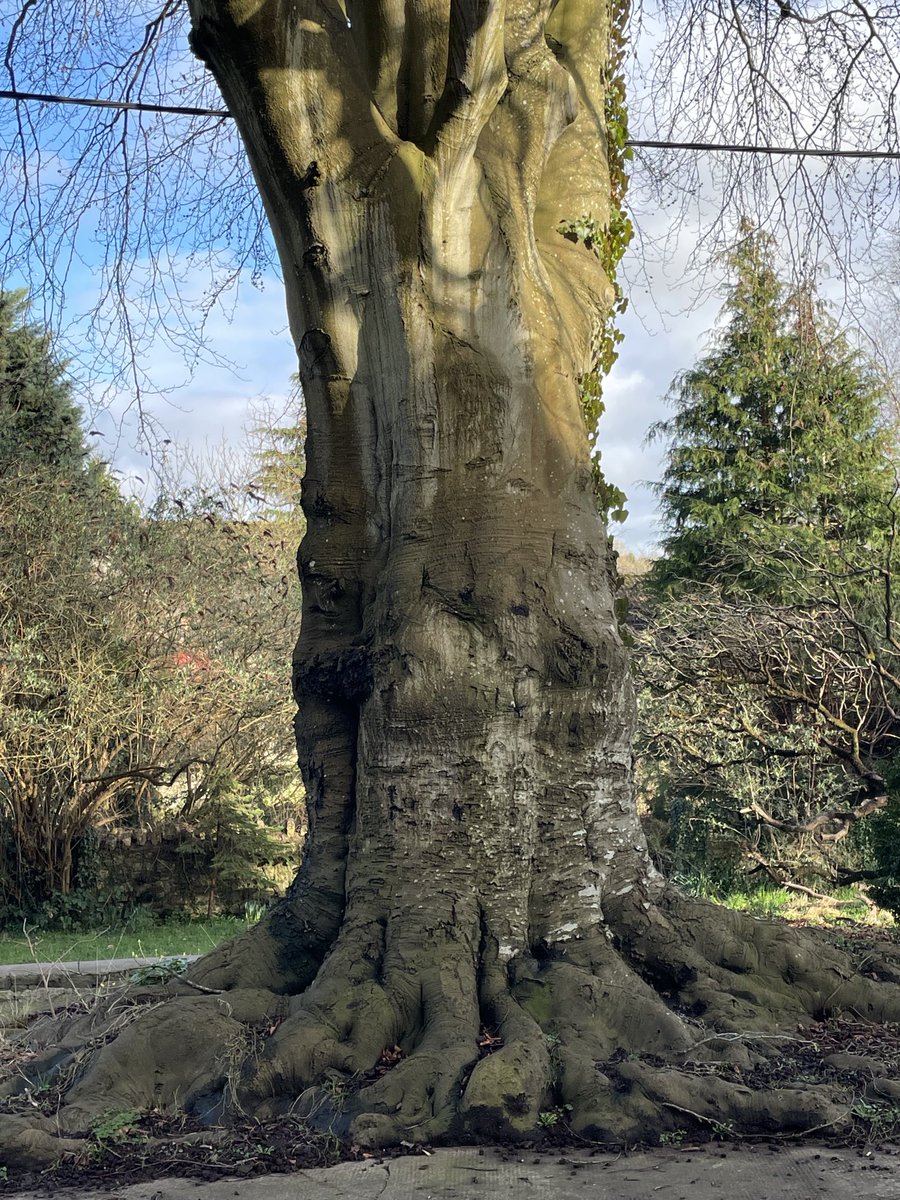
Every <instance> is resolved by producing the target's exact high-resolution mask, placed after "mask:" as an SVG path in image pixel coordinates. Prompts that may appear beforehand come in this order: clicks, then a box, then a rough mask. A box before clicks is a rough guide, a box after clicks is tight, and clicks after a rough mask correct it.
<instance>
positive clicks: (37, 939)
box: [0, 917, 247, 965]
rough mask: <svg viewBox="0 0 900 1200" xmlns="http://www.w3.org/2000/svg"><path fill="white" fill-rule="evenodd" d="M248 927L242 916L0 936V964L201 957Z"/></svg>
mask: <svg viewBox="0 0 900 1200" xmlns="http://www.w3.org/2000/svg"><path fill="white" fill-rule="evenodd" d="M246 928H247V922H246V921H245V920H244V919H243V918H242V917H215V918H213V920H211V921H170V922H168V923H167V924H165V925H147V924H146V922H141V923H140V924H139V927H138V928H137V929H135V930H130V929H128V928H125V929H115V928H112V927H110V928H108V929H100V930H97V931H95V932H92V933H59V932H57V931H56V930H42V929H31V928H29V929H28V931H27V934H26V933H23V931H22V930H21V929H4V930H2V931H0V964H2V965H7V964H9V963H26V962H73V961H77V960H79V959H81V960H86V959H97V958H177V957H179V956H181V955H183V954H203V953H204V952H205V951H207V950H211V949H212V948H213V946H217V945H218V944H219V942H222V941H224V940H225V938H228V937H231V936H232V935H233V934H235V933H240V932H241V930H243V929H246Z"/></svg>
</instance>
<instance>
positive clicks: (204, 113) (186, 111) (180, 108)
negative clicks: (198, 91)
mask: <svg viewBox="0 0 900 1200" xmlns="http://www.w3.org/2000/svg"><path fill="white" fill-rule="evenodd" d="M0 100H15V101H17V102H18V101H22V100H24V101H29V100H33V101H38V102H40V103H41V104H80V105H83V106H84V107H85V108H117V109H121V110H124V111H125V112H153V113H176V114H180V115H182V116H185V117H230V116H231V113H230V112H229V111H228V109H227V108H191V107H189V106H188V105H183V104H145V103H144V102H143V101H140V100H96V99H93V98H91V97H89V96H51V95H49V94H48V93H45V92H16V91H10V90H0Z"/></svg>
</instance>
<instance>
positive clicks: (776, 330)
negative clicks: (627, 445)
mask: <svg viewBox="0 0 900 1200" xmlns="http://www.w3.org/2000/svg"><path fill="white" fill-rule="evenodd" d="M728 262H729V266H730V269H731V283H730V285H729V289H728V293H727V299H726V303H725V307H724V310H723V316H724V322H723V325H722V328H721V330H720V332H719V333H718V335H717V337H716V339H715V342H714V345H713V347H712V349H711V350H710V352H709V353H708V354H707V355H705V356H704V357H703V358H701V359H700V361H699V362H698V363H697V364H696V365H695V366H693V367H692V368H690V369H689V370H687V371H685V372H684V373H683V374H681V375H679V376H678V377H677V378H676V379H675V381H674V383H673V385H672V388H671V391H670V394H669V399H670V400H671V402H672V403H673V404H674V407H675V412H674V414H673V415H672V416H671V417H669V418H668V419H667V420H664V421H661V422H659V423H658V424H657V425H656V426H655V427H654V429H653V430H652V431H651V437H661V438H664V439H665V440H666V441H667V442H668V443H669V451H668V458H667V464H666V468H665V473H664V475H663V478H662V480H661V481H660V482H659V483H658V484H657V485H656V491H657V494H658V496H659V498H660V503H661V511H662V518H663V522H664V526H665V527H666V529H667V531H668V532H667V535H666V537H665V538H664V539H663V543H662V544H663V554H662V556H661V558H660V559H659V560H658V561H657V563H656V564H655V566H654V569H653V572H652V575H651V584H652V585H653V586H654V588H655V590H657V591H658V592H663V593H668V594H671V593H677V592H679V591H681V590H683V589H684V587H685V586H687V585H688V584H689V583H696V582H718V583H719V584H720V585H721V586H722V588H723V590H724V591H726V592H728V591H729V590H734V589H742V590H747V591H750V592H753V593H755V594H758V595H761V596H765V597H766V598H767V599H770V600H773V601H775V602H781V601H789V600H790V599H791V595H792V591H793V581H794V580H795V579H796V572H797V570H798V569H800V570H802V569H804V568H803V564H811V563H812V564H816V563H821V562H822V561H823V560H824V559H826V558H827V557H828V556H829V555H831V554H833V553H835V552H839V553H841V554H842V555H846V554H848V553H850V554H852V552H853V550H854V548H860V547H865V546H872V545H877V544H878V543H879V541H880V540H881V539H882V538H883V536H884V532H885V529H886V528H887V524H888V522H889V518H890V509H891V499H892V497H893V493H894V488H895V476H894V470H893V466H892V463H891V461H890V441H889V438H888V435H887V432H886V431H885V429H884V427H883V426H882V424H881V422H880V404H881V400H882V396H883V391H882V385H881V381H880V379H879V377H878V374H877V372H876V370H875V368H874V366H873V365H872V364H871V363H870V362H868V361H866V360H865V359H864V358H863V357H862V356H861V355H860V354H859V353H857V352H856V351H854V350H853V348H852V347H851V346H850V344H849V342H848V340H847V338H846V336H845V335H844V334H842V333H841V331H840V330H839V329H838V327H837V325H836V323H835V321H834V319H833V318H832V317H831V316H830V315H829V314H828V312H827V310H826V308H825V306H824V305H823V304H822V303H821V302H820V301H819V300H818V298H817V296H816V293H815V290H814V289H813V287H812V286H811V285H809V284H807V285H805V286H802V287H800V288H791V287H789V286H788V285H787V284H786V283H785V282H784V281H783V280H782V279H781V278H779V276H778V273H777V271H776V268H775V265H774V247H773V242H772V239H771V238H770V237H769V236H768V235H767V234H765V233H763V232H761V231H759V230H755V229H753V228H750V227H748V226H745V227H744V228H743V230H742V235H741V238H740V240H739V242H738V243H737V245H736V246H735V248H734V250H733V251H732V252H731V254H730V256H729V260H728ZM798 564H799V566H798Z"/></svg>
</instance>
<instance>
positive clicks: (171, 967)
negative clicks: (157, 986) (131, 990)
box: [131, 958, 188, 984]
mask: <svg viewBox="0 0 900 1200" xmlns="http://www.w3.org/2000/svg"><path fill="white" fill-rule="evenodd" d="M187 966H188V960H187V959H186V958H164V959H162V961H161V962H158V963H154V964H153V966H150V967H138V969H137V970H136V971H132V972H131V982H132V983H143V984H149V983H168V982H169V980H170V979H175V978H176V976H178V975H180V974H181V973H182V971H185V970H187Z"/></svg>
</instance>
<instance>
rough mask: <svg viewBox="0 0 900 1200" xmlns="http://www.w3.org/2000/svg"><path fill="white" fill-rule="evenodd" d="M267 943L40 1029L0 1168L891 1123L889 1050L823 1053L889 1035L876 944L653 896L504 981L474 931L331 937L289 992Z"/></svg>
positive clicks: (889, 1009)
mask: <svg viewBox="0 0 900 1200" xmlns="http://www.w3.org/2000/svg"><path fill="white" fill-rule="evenodd" d="M279 920H280V921H281V924H280V925H279ZM285 928H286V926H285V922H284V919H283V916H282V918H277V917H276V918H274V919H273V918H270V919H268V920H267V921H266V922H264V923H263V924H262V925H260V926H258V927H257V928H256V929H255V930H253V931H250V933H249V934H247V935H242V939H239V940H238V943H237V944H234V943H229V944H226V946H225V947H223V948H220V949H219V950H218V951H216V952H214V953H213V954H212V955H210V956H208V957H207V958H206V959H204V960H202V961H201V962H200V963H198V964H196V965H195V967H194V968H193V969H192V970H191V972H190V974H189V977H188V978H187V979H179V980H175V981H173V982H172V983H170V984H169V985H167V986H155V987H140V986H131V987H130V988H127V989H124V990H122V991H120V992H116V993H113V994H112V995H111V996H109V997H108V998H106V999H104V1000H103V1001H102V1002H100V1003H98V1004H97V1005H96V1006H95V1007H94V1008H93V1010H92V1011H90V1012H84V1011H82V1012H80V1013H67V1014H65V1015H63V1016H57V1017H55V1018H53V1019H49V1018H45V1019H43V1020H42V1021H39V1022H38V1023H37V1024H36V1025H35V1026H33V1027H32V1029H31V1030H30V1031H28V1034H27V1036H26V1040H27V1042H28V1044H29V1046H30V1052H29V1054H28V1055H26V1056H24V1057H20V1058H19V1059H18V1060H16V1061H15V1063H14V1069H11V1070H10V1071H9V1073H8V1077H7V1079H6V1080H5V1082H4V1083H3V1084H2V1094H3V1096H4V1099H3V1101H2V1115H0V1145H2V1153H3V1158H4V1161H6V1162H7V1163H8V1164H10V1165H11V1166H13V1167H20V1168H26V1167H27V1168H33V1167H35V1166H36V1165H46V1164H48V1163H50V1162H53V1161H56V1160H59V1159H60V1158H61V1157H64V1156H66V1155H71V1156H76V1157H77V1156H78V1155H79V1154H83V1153H84V1150H85V1145H86V1142H87V1141H88V1140H90V1139H91V1138H92V1137H94V1138H95V1135H96V1130H97V1129H98V1128H100V1127H103V1126H104V1123H105V1125H107V1126H108V1125H109V1123H110V1121H113V1122H114V1121H115V1119H116V1118H115V1114H126V1115H132V1116H133V1117H135V1119H136V1117H137V1115H139V1114H147V1113H152V1114H155V1117H156V1119H161V1118H165V1117H170V1116H173V1115H175V1114H185V1115H186V1116H187V1117H189V1118H190V1119H191V1120H193V1121H194V1122H196V1123H199V1124H200V1125H202V1126H203V1127H207V1128H211V1127H217V1126H218V1127H225V1128H227V1127H228V1126H229V1125H231V1126H234V1125H235V1124H240V1123H241V1122H243V1121H245V1120H246V1119H248V1118H249V1119H253V1120H259V1121H270V1120H272V1119H284V1118H286V1117H287V1116H290V1117H291V1118H292V1119H294V1120H302V1121H303V1122H305V1124H306V1125H307V1126H308V1127H311V1128H313V1129H316V1130H319V1131H328V1132H329V1133H330V1134H332V1135H337V1136H339V1137H341V1138H344V1139H346V1140H347V1141H348V1143H350V1144H352V1145H355V1146H357V1147H380V1146H387V1145H391V1144H397V1143H399V1142H405V1143H413V1144H415V1143H433V1142H438V1141H441V1140H444V1141H446V1140H449V1139H454V1138H467V1137H472V1136H477V1137H479V1138H483V1139H490V1138H504V1139H505V1138H516V1137H520V1138H533V1137H534V1136H535V1135H536V1134H540V1133H541V1132H542V1131H543V1132H544V1133H546V1132H547V1131H549V1130H551V1129H554V1130H555V1131H556V1132H559V1130H561V1129H565V1130H566V1131H567V1133H569V1134H570V1135H571V1136H576V1137H578V1138H581V1139H587V1140H589V1141H591V1142H597V1143H607V1144H609V1143H612V1144H621V1143H635V1142H651V1143H652V1142H656V1141H660V1140H663V1141H667V1140H672V1139H676V1140H677V1139H678V1138H680V1137H683V1136H686V1135H690V1136H703V1135H707V1136H710V1135H716V1136H722V1135H725V1134H729V1135H733V1134H740V1135H747V1134H756V1135H785V1134H787V1135H799V1134H802V1133H806V1132H812V1131H822V1132H827V1133H829V1134H830V1133H839V1132H840V1131H841V1130H844V1129H846V1128H847V1127H848V1126H849V1125H851V1124H852V1123H853V1122H858V1121H859V1120H860V1118H861V1116H862V1117H865V1116H868V1117H869V1118H870V1119H872V1120H874V1119H875V1118H876V1117H877V1118H878V1119H880V1120H884V1119H885V1118H886V1115H889V1114H890V1113H891V1112H896V1111H898V1106H900V1075H898V1067H900V1052H898V1050H897V1047H898V1046H900V1039H898V1038H894V1037H888V1038H887V1041H886V1043H885V1045H886V1046H887V1047H888V1049H887V1050H886V1051H885V1052H884V1053H878V1054H876V1055H873V1054H871V1053H853V1052H846V1051H842V1050H841V1048H840V1037H839V1036H838V1035H836V1033H835V1030H836V1029H838V1030H839V1029H840V1028H841V1026H836V1024H835V1022H836V1020H837V1019H838V1018H840V1019H841V1020H842V1021H843V1022H844V1025H843V1028H846V1029H851V1028H852V1029H853V1030H856V1031H857V1036H858V1031H859V1030H860V1029H868V1030H875V1029H877V1028H878V1027H881V1026H884V1027H885V1028H887V1029H888V1030H892V1029H893V1027H894V1025H895V1023H900V986H898V984H900V948H898V947H894V946H893V945H892V944H882V945H872V946H867V947H865V948H864V949H859V948H856V949H854V947H853V946H851V947H849V949H848V950H842V949H838V948H836V947H835V946H833V945H831V944H829V942H828V941H827V940H826V937H825V935H824V934H820V933H818V932H816V931H810V930H798V929H795V928H792V927H790V926H787V925H781V924H773V923H767V922H763V921H759V920H756V919H754V918H752V917H748V916H747V915H745V914H742V913H735V912H731V911H728V910H722V909H719V908H717V907H715V906H713V905H710V904H708V903H706V902H702V901H697V900H692V899H689V898H687V897H685V896H683V895H681V894H680V893H678V892H676V891H674V890H671V889H669V890H665V891H663V892H662V893H661V894H660V895H659V896H658V897H657V898H656V899H655V900H654V901H653V902H652V903H651V902H649V901H648V900H647V899H646V898H642V897H641V894H640V893H633V894H629V895H628V896H626V897H623V898H622V900H621V903H620V906H619V907H618V909H616V910H613V911H609V912H608V913H607V926H606V928H604V929H603V930H598V931H597V934H596V936H594V937H592V938H581V939H579V940H577V941H569V942H566V943H563V944H560V945H556V946H555V945H541V946H536V947H531V948H530V952H528V953H519V954H515V955H512V956H511V957H508V958H506V959H505V960H504V957H503V955H502V954H501V952H500V950H499V948H498V946H497V945H496V943H495V942H493V941H492V939H491V937H490V934H489V932H488V931H487V930H486V929H485V928H484V926H483V923H482V925H481V927H477V926H476V925H474V924H473V927H471V928H466V927H464V926H461V927H458V928H455V929H454V930H453V931H452V936H451V934H450V933H445V934H444V936H443V937H442V938H438V937H436V936H433V935H432V936H430V937H428V936H424V932H423V931H418V935H416V936H412V935H411V931H410V930H409V929H404V930H402V931H395V930H392V929H391V927H390V922H388V921H385V920H384V919H381V918H379V919H375V920H371V921H368V922H362V921H358V922H353V921H350V920H348V921H345V923H344V925H343V926H342V928H341V930H340V933H339V934H338V937H337V940H336V942H335V945H334V947H333V949H332V950H331V952H330V954H328V955H327V956H326V957H325V959H324V962H322V964H321V966H320V967H319V969H318V971H317V972H316V974H315V977H314V978H313V979H312V982H310V983H308V985H307V986H304V985H303V984H302V983H301V982H298V981H297V979H296V977H295V976H293V975H292V973H291V972H290V971H285V968H284V967H283V966H279V963H283V962H284V961H285V955H284V953H283V952H282V951H283V948H284V947H283V946H281V948H280V949H279V937H280V938H281V939H282V940H283V939H284V937H285ZM871 1043H872V1038H871V1037H870V1038H869V1039H868V1041H867V1040H866V1039H863V1043H862V1044H863V1046H864V1047H865V1046H867V1045H871ZM791 1064H793V1066H792V1065H791ZM41 1088H44V1089H47V1090H48V1094H51V1093H52V1095H53V1096H54V1101H53V1105H52V1107H48V1105H47V1104H46V1103H42V1102H41Z"/></svg>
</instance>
